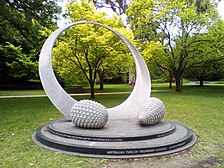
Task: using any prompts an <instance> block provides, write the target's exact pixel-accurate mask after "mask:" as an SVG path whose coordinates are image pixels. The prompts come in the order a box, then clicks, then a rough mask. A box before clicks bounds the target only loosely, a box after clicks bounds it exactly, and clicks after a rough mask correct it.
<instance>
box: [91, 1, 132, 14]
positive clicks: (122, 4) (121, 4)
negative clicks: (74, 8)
mask: <svg viewBox="0 0 224 168" xmlns="http://www.w3.org/2000/svg"><path fill="white" fill-rule="evenodd" d="M93 3H94V5H95V6H96V8H111V9H112V10H113V11H114V12H116V13H117V14H118V15H122V14H124V13H125V12H126V10H127V8H128V3H129V1H128V0H93Z"/></svg>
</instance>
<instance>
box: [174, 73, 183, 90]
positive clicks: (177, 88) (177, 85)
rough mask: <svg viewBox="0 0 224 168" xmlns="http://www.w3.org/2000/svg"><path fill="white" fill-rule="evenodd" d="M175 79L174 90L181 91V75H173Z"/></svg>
mask: <svg viewBox="0 0 224 168" xmlns="http://www.w3.org/2000/svg"><path fill="white" fill-rule="evenodd" d="M175 79H176V90H175V92H181V91H182V86H181V77H179V76H177V77H175Z"/></svg>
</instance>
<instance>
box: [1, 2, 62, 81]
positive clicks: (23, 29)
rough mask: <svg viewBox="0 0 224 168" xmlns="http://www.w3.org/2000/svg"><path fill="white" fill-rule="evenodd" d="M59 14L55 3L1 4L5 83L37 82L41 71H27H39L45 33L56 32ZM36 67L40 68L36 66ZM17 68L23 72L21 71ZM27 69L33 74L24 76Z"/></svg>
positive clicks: (2, 68)
mask: <svg viewBox="0 0 224 168" xmlns="http://www.w3.org/2000/svg"><path fill="white" fill-rule="evenodd" d="M59 12H60V8H59V7H58V6H57V3H56V1H53V0H41V1H35V0H29V1H28V0H16V1H15V0H3V1H1V3H0V36H1V38H0V45H1V47H0V56H1V64H0V65H1V67H0V76H1V83H3V82H5V83H7V82H15V81H21V82H22V81H24V80H25V81H26V80H28V79H32V78H34V79H37V76H38V75H37V69H35V70H33V69H29V70H27V68H37V60H38V53H39V51H40V49H41V46H42V44H43V42H44V40H45V39H46V36H45V34H44V33H43V32H44V31H45V32H46V31H48V30H47V29H55V28H56V21H57V18H58V16H57V14H58V13H59ZM47 35H49V34H47ZM8 52H9V53H8ZM28 61H29V63H28ZM28 64H30V65H29V66H28ZM31 64H32V66H31ZM33 64H36V65H35V66H33ZM17 68H18V69H19V70H20V71H17V70H18V69H17ZM16 69H17V70H16ZM24 69H25V71H26V72H32V73H26V74H25V73H22V75H21V74H20V73H21V71H22V70H24ZM34 73H35V74H34Z"/></svg>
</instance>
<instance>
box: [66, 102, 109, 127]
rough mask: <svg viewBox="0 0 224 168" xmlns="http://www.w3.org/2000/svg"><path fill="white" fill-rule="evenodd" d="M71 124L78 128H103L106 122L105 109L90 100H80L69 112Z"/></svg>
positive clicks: (106, 113)
mask: <svg viewBox="0 0 224 168" xmlns="http://www.w3.org/2000/svg"><path fill="white" fill-rule="evenodd" d="M70 116H71V120H72V122H73V124H74V125H75V126H77V127H80V128H103V127H104V126H105V125H106V123H107V120H108V112H107V110H106V108H105V107H104V106H103V105H101V104H100V103H97V102H95V101H92V100H81V101H79V102H77V103H76V104H74V105H73V107H72V108H71V112H70Z"/></svg>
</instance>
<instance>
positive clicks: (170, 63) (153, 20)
mask: <svg viewBox="0 0 224 168" xmlns="http://www.w3.org/2000/svg"><path fill="white" fill-rule="evenodd" d="M127 14H128V16H129V19H130V21H131V28H132V30H133V32H134V34H135V37H136V40H137V41H138V42H139V45H140V47H141V49H142V50H143V54H144V55H148V56H151V60H153V61H154V62H155V63H156V64H157V65H158V67H159V68H160V69H161V71H163V72H164V73H165V74H166V75H169V78H170V80H171V79H172V78H173V77H174V78H175V81H176V91H177V92H179V91H181V79H182V77H183V74H184V73H185V72H186V70H187V69H190V68H192V67H194V66H196V65H199V64H201V63H202V62H203V61H205V60H208V59H210V58H211V57H212V58H214V59H215V57H216V56H217V57H221V56H223V55H222V54H220V53H219V54H212V53H214V52H216V51H217V50H216V51H215V49H214V47H213V42H215V40H217V37H213V38H211V35H212V33H211V32H210V31H209V30H210V29H211V27H213V26H214V25H215V24H216V22H222V21H221V20H220V19H219V17H218V14H217V11H216V9H215V4H212V3H208V4H206V8H203V6H197V5H196V4H195V3H192V2H186V1H179V0H174V1H167V0H159V1H151V0H142V1H135V0H133V1H132V2H131V4H130V7H129V8H128V11H127ZM215 38H216V39H215ZM161 49H162V50H161Z"/></svg>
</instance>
